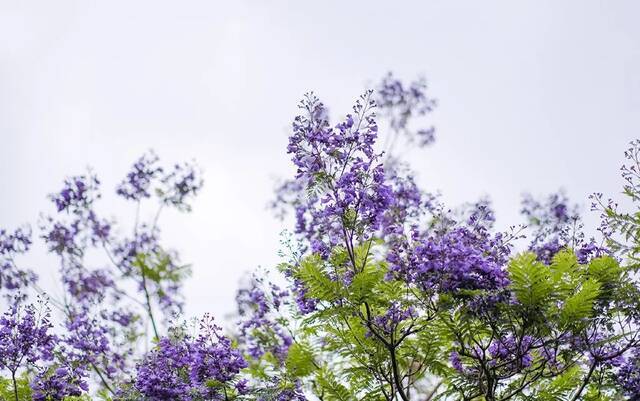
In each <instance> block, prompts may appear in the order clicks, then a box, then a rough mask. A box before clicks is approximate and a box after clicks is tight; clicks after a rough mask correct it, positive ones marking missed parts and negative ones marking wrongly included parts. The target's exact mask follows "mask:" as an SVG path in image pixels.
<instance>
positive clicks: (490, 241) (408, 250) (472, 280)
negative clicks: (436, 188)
mask: <svg viewBox="0 0 640 401" xmlns="http://www.w3.org/2000/svg"><path fill="white" fill-rule="evenodd" d="M508 254H509V249H508V247H506V246H505V245H504V244H503V242H502V236H501V235H500V234H496V235H494V236H484V235H479V234H478V233H474V232H473V231H471V230H470V229H468V228H465V227H456V228H454V229H452V230H451V231H448V232H446V233H444V234H443V235H434V236H429V237H427V238H425V239H421V240H418V241H417V242H416V243H415V245H413V246H411V245H407V246H406V247H405V248H404V249H403V248H396V249H393V250H391V251H390V252H389V254H388V256H387V260H388V261H389V262H390V272H391V274H392V275H395V276H398V277H400V278H402V279H404V280H406V281H407V282H409V283H413V284H415V285H417V286H418V287H419V288H421V289H422V290H425V291H439V292H457V291H459V290H496V289H500V288H503V287H504V286H506V285H507V284H508V282H509V281H508V278H507V274H506V272H505V270H504V269H503V266H504V264H505V263H506V258H507V257H508Z"/></svg>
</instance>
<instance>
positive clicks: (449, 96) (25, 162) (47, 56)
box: [0, 0, 640, 316]
mask: <svg viewBox="0 0 640 401" xmlns="http://www.w3.org/2000/svg"><path fill="white" fill-rule="evenodd" d="M639 16H640V2H636V1H626V2H625V1H608V2H605V1H602V2H599V1H528V2H525V1H506V0H505V1H495V2H486V1H484V2H477V1H468V2H455V1H415V2H409V1H394V2H390V1H384V2H383V1H380V2H375V1H322V2H320V1H314V2H311V1H295V2H294V1H290V2H276V1H227V2H222V1H211V0H210V1H180V2H177V1H175V2H162V1H157V0H154V1H103V2H94V1H77V2H71V1H55V2H53V1H40V2H31V1H10V0H0V35H2V40H0V185H1V188H2V195H1V197H0V225H2V226H4V227H8V228H13V227H15V226H17V225H19V224H22V223H31V224H32V226H34V228H35V226H36V225H37V216H38V213H39V212H41V211H51V208H50V206H49V204H48V202H47V201H46V199H45V197H46V194H47V193H50V192H52V191H54V190H56V189H57V188H59V187H60V183H61V181H62V179H63V178H64V177H65V175H69V174H74V173H81V172H82V171H84V169H85V167H86V166H89V165H90V166H92V167H93V168H94V170H95V171H96V172H97V173H98V174H99V176H100V177H101V179H102V181H103V183H104V188H105V192H106V193H107V194H106V195H105V196H104V199H103V200H102V202H101V206H100V209H101V210H105V211H109V212H110V213H111V214H113V215H114V216H116V217H119V218H122V219H131V218H132V216H133V214H134V210H133V208H132V207H131V205H129V204H128V203H126V202H125V201H123V200H120V199H117V198H116V197H115V196H113V195H111V194H112V191H111V190H112V189H113V188H114V187H115V185H116V184H117V182H118V181H119V180H120V179H121V177H122V176H123V175H124V174H125V173H126V171H127V169H128V168H129V166H130V164H131V163H132V161H133V160H134V159H135V158H136V157H137V156H139V155H140V154H141V153H142V152H144V151H145V150H147V149H149V148H153V149H155V151H156V153H157V154H158V155H159V156H160V157H161V158H162V159H164V160H165V161H166V162H168V163H173V162H176V161H180V160H188V159H192V158H193V159H196V160H197V161H198V162H199V163H200V165H201V166H202V168H203V170H204V172H205V180H206V182H205V187H204V190H203V191H202V193H201V196H200V197H199V198H198V200H197V201H196V202H195V205H194V212H193V213H192V214H190V215H186V216H185V215H181V214H179V213H177V212H176V213H167V214H166V215H164V216H163V220H162V226H163V229H164V238H165V239H166V243H168V244H170V245H171V246H173V247H175V248H176V249H178V250H180V251H181V252H182V258H183V260H184V261H187V262H191V263H193V268H194V274H193V278H192V279H190V280H189V282H188V283H187V285H186V289H187V300H188V304H189V307H188V313H189V314H199V313H202V312H205V311H210V312H213V313H215V314H217V315H218V316H222V315H224V314H226V313H228V312H231V311H232V310H233V309H234V305H233V302H232V300H233V296H234V291H235V289H236V287H237V283H238V280H239V278H240V276H241V275H242V274H243V272H246V271H249V270H252V269H254V268H255V267H257V266H263V267H266V268H271V267H273V266H274V265H275V264H276V263H277V262H278V256H277V251H278V249H279V244H278V241H279V233H280V231H281V230H283V229H284V228H286V226H285V225H284V224H282V223H280V222H278V221H277V220H275V219H274V218H273V217H272V215H271V213H269V211H268V210H267V209H266V204H267V202H268V200H269V199H270V197H271V195H272V191H273V186H274V178H275V177H282V176H286V175H288V174H290V173H291V170H290V167H289V157H288V156H287V155H286V154H285V148H286V142H287V135H288V127H289V124H290V121H291V118H292V117H293V115H294V114H295V112H296V104H297V102H298V100H299V99H300V97H301V95H302V94H303V93H304V92H305V91H308V90H314V91H316V93H318V94H319V95H320V96H321V97H322V99H323V100H324V102H325V103H326V104H327V105H328V106H329V107H330V109H331V111H332V113H333V114H334V115H338V116H339V115H342V114H344V113H345V112H347V111H348V107H349V106H350V104H351V103H352V101H353V100H354V99H355V98H356V97H357V96H358V95H359V94H360V93H361V92H362V90H363V89H364V88H365V87H366V85H367V83H368V82H371V81H375V80H377V79H378V78H379V77H381V76H382V75H383V74H384V73H385V72H387V71H389V70H392V71H395V72H396V73H397V74H398V75H399V76H401V77H404V78H412V77H414V76H417V75H424V76H426V77H427V79H428V80H429V82H430V91H431V94H432V96H434V97H436V98H438V100H439V103H440V106H439V107H438V109H437V111H436V112H435V113H434V114H433V116H432V119H431V122H432V123H433V124H435V125H436V127H437V142H436V144H435V145H434V146H433V147H431V148H429V149H428V150H425V151H422V152H414V153H413V154H412V156H411V161H412V163H413V165H414V167H415V168H416V170H417V171H418V172H419V173H418V176H419V182H420V183H421V184H422V185H423V187H425V188H426V189H429V190H440V191H441V192H442V193H443V195H444V199H445V200H446V201H448V202H450V203H451V204H455V203H460V202H464V201H470V200H475V199H477V198H478V197H479V196H482V195H490V196H491V198H492V199H493V201H494V204H495V206H496V209H497V212H498V222H499V224H501V225H503V226H506V225H509V224H512V223H514V222H520V221H519V220H517V217H518V216H517V213H518V210H519V199H520V195H521V194H522V193H523V192H525V191H530V192H532V193H534V194H546V193H548V192H550V191H554V190H557V189H558V188H561V187H562V188H565V189H566V191H567V193H568V194H569V195H570V196H571V198H572V199H573V200H575V201H576V202H579V203H581V204H582V205H583V206H584V207H585V209H588V203H587V199H586V197H587V195H588V194H590V193H592V192H594V191H603V192H605V193H609V194H615V193H617V192H619V189H620V185H621V182H620V180H619V179H618V167H619V165H620V163H621V161H622V152H623V151H624V149H625V147H626V144H627V142H629V141H630V140H632V139H633V138H635V137H637V136H638V135H640V130H639V128H640V113H639V111H640V24H638V17H639ZM148 213H151V211H150V210H149V211H148ZM587 221H588V222H589V223H590V224H595V216H592V217H590V218H588V219H587ZM36 251H37V252H35V253H34V255H32V256H30V257H29V258H26V259H23V262H24V263H25V264H29V265H31V266H33V267H34V268H35V270H36V271H37V272H38V273H39V274H40V275H41V276H43V278H44V279H45V280H46V279H47V278H51V277H53V276H54V275H55V271H56V266H55V260H54V259H52V258H47V257H44V256H43V255H42V252H41V251H38V250H36Z"/></svg>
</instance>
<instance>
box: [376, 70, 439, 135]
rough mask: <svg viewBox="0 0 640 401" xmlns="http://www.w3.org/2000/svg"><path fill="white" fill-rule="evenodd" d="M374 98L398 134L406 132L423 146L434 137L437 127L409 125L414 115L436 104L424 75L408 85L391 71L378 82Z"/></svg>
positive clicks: (423, 112)
mask: <svg viewBox="0 0 640 401" xmlns="http://www.w3.org/2000/svg"><path fill="white" fill-rule="evenodd" d="M375 100H376V103H377V104H378V106H379V108H380V110H381V113H382V114H383V115H384V116H385V117H386V118H388V120H389V124H390V126H391V130H392V131H394V133H395V135H397V134H398V133H404V134H405V135H406V138H407V139H408V140H409V141H410V142H417V144H418V146H421V147H423V146H427V145H431V144H432V143H433V142H434V141H435V135H434V133H435V128H434V127H427V128H419V129H417V130H415V131H414V130H410V129H409V128H410V127H409V122H410V121H411V119H412V118H415V117H421V116H425V115H427V114H429V113H431V112H432V111H433V109H434V108H435V107H436V104H437V102H436V101H435V99H433V98H431V97H430V96H428V95H427V82H426V81H425V80H424V79H418V80H415V81H412V82H410V83H409V84H408V85H405V84H403V83H402V81H401V80H399V79H397V78H396V77H395V76H394V75H393V74H392V73H389V74H387V75H386V76H385V77H384V78H383V79H382V81H381V82H380V84H379V85H378V88H377V90H376V99H375ZM392 140H393V139H392Z"/></svg>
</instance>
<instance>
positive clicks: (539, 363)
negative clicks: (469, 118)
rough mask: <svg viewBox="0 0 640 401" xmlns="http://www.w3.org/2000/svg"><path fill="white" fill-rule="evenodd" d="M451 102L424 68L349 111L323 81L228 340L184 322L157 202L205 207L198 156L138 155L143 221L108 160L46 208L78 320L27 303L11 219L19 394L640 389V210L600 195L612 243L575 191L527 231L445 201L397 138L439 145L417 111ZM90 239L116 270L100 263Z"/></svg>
mask: <svg viewBox="0 0 640 401" xmlns="http://www.w3.org/2000/svg"><path fill="white" fill-rule="evenodd" d="M435 104H436V103H435V100H433V99H432V98H431V96H428V95H427V94H426V85H425V84H424V81H421V80H418V81H415V82H413V83H411V84H409V85H404V84H403V83H402V82H401V81H399V80H397V79H396V78H394V77H393V76H391V75H389V76H387V77H385V78H384V79H383V81H382V83H381V84H380V85H379V86H378V88H377V91H366V92H365V93H364V94H363V95H362V96H361V97H360V98H359V99H358V100H357V101H356V103H355V105H354V107H353V110H352V112H351V113H350V114H346V115H345V116H344V118H343V119H342V120H341V121H340V122H339V123H337V124H332V123H330V118H329V113H328V111H327V109H326V108H325V106H324V105H323V104H322V102H321V101H320V100H319V99H318V97H317V96H315V95H314V94H312V93H310V94H307V95H305V97H304V99H303V101H302V102H301V104H300V110H301V114H300V115H299V116H297V117H296V118H295V119H294V122H293V125H292V130H293V132H292V135H291V137H290V141H289V145H288V148H287V150H288V152H289V154H291V156H292V161H293V165H294V166H295V169H296V173H295V176H294V178H293V179H291V180H288V181H287V182H286V183H285V185H283V186H281V187H280V189H279V190H278V193H277V200H276V202H275V205H274V207H275V209H276V212H277V214H280V215H281V214H282V212H283V211H293V215H294V217H295V234H293V235H292V236H289V237H287V238H285V240H284V242H283V244H284V245H285V250H284V251H283V253H282V256H283V261H282V263H281V264H280V265H279V266H278V269H277V270H278V271H277V272H274V273H273V274H278V275H280V277H277V278H276V279H273V280H271V279H270V278H269V277H270V276H268V275H267V274H266V273H265V272H260V273H257V274H255V275H253V276H252V277H251V278H250V280H249V282H248V285H246V286H244V287H243V288H241V289H240V290H239V291H238V295H237V298H236V301H237V305H238V316H237V322H236V323H237V324H236V326H235V330H234V331H233V332H231V333H228V335H224V334H223V333H222V329H221V328H220V327H218V326H216V325H215V324H214V323H213V319H212V318H211V317H209V316H205V317H204V318H203V319H202V320H200V321H199V323H196V325H195V327H192V326H191V325H189V324H187V323H183V324H179V323H176V320H175V319H174V320H173V321H172V320H171V319H172V317H173V316H175V314H179V313H180V312H181V311H182V306H183V305H182V297H181V288H182V287H181V286H182V283H183V282H184V280H185V279H186V278H187V277H188V275H189V268H188V266H186V265H184V264H182V263H180V261H179V258H178V255H177V253H176V252H175V251H173V250H170V249H169V248H166V247H165V246H163V245H161V243H160V229H159V227H158V218H159V215H160V211H161V210H163V209H165V208H169V207H173V208H175V209H177V210H178V211H189V210H190V209H191V203H190V201H191V199H192V197H193V196H195V195H196V194H197V193H198V192H199V189H200V187H201V185H202V181H201V179H200V178H199V174H198V171H197V169H196V168H195V167H194V166H192V165H190V164H177V165H175V167H173V168H172V169H166V168H164V167H162V166H160V164H159V159H158V157H157V156H155V155H154V154H153V153H148V154H146V155H143V156H142V157H141V158H140V159H138V160H137V161H136V162H135V163H134V165H133V167H132V169H131V171H130V172H129V173H128V174H127V176H126V178H125V179H124V180H123V181H122V182H121V183H120V184H119V185H118V186H117V189H116V193H117V194H118V195H119V196H121V197H123V198H124V199H126V200H127V201H130V202H132V203H133V204H134V205H135V208H136V210H137V213H136V218H135V221H134V222H132V225H133V230H132V232H131V234H130V235H129V236H128V237H127V236H125V237H121V236H117V235H116V234H115V232H116V231H115V230H114V229H113V227H114V226H115V222H114V221H108V220H106V219H104V218H102V217H100V215H99V214H98V213H97V212H96V208H95V204H96V202H98V200H99V199H100V197H101V194H100V192H99V186H100V181H99V180H98V179H97V177H96V176H95V175H94V174H93V173H92V172H90V171H89V172H87V173H86V174H83V175H77V176H73V177H70V178H68V179H67V180H66V181H65V182H64V186H63V189H62V190H61V191H60V192H58V193H55V194H53V195H51V197H50V198H51V200H52V202H53V204H54V206H55V209H56V214H55V215H53V216H48V217H47V216H45V217H43V219H42V221H41V224H40V226H41V238H42V239H43V240H44V242H45V243H46V245H47V246H48V249H49V251H50V252H51V253H52V254H53V255H55V256H56V257H57V258H58V260H59V266H60V269H59V270H60V275H61V281H62V283H63V285H64V290H65V291H64V297H63V298H62V299H53V298H52V299H50V301H49V304H50V305H51V306H52V307H53V308H54V310H55V311H56V312H57V314H58V317H59V318H60V328H62V330H58V331H59V332H60V334H55V333H57V332H58V331H56V327H55V326H54V325H53V323H51V321H52V316H51V313H50V312H49V310H48V308H47V306H46V302H44V301H41V302H40V304H39V305H40V307H36V305H33V304H31V303H30V302H31V294H29V293H28V291H29V289H32V290H33V291H36V292H41V290H40V287H39V286H38V284H37V277H36V276H35V274H34V273H33V272H31V271H28V270H26V269H22V268H21V267H20V264H19V258H20V256H21V255H22V254H24V253H25V252H27V251H28V250H29V248H30V246H31V243H32V240H31V236H30V230H28V229H27V228H19V229H17V230H14V231H13V232H11V231H7V230H1V231H0V290H1V291H3V293H4V294H5V295H6V296H7V301H8V302H9V304H10V308H8V311H7V313H5V314H4V315H3V318H2V319H1V320H0V369H2V370H1V371H0V373H1V374H2V375H3V376H0V399H3V400H14V401H21V400H27V399H33V400H37V401H45V400H67V401H68V400H85V399H87V400H88V399H91V398H92V397H93V398H95V397H99V398H101V399H105V400H114V401H115V400H123V401H124V400H132V401H133V400H148V401H159V400H168V399H171V400H184V401H205V400H255V401H266V400H278V401H289V400H298V401H303V400H308V399H309V400H316V399H317V400H323V401H334V400H336V401H351V400H354V401H355V400H367V401H378V400H379V401H398V400H402V401H409V400H412V399H414V400H425V401H429V400H461V401H506V400H521V401H529V400H543V401H555V400H570V401H577V400H584V401H587V400H589V401H596V400H602V401H604V400H611V401H614V400H622V399H640V377H639V376H638V371H640V337H639V334H640V332H639V331H638V320H639V319H640V312H639V311H640V305H639V303H640V294H639V288H640V287H639V286H638V282H637V271H638V266H639V264H638V261H639V260H640V256H639V255H640V241H639V238H640V234H639V233H640V213H638V212H635V213H624V212H620V211H618V208H617V206H616V205H615V203H614V202H613V201H609V202H604V201H603V200H602V199H603V197H602V195H601V194H596V195H594V197H593V200H594V208H596V209H598V210H600V211H601V213H602V217H603V219H602V221H603V223H602V226H601V227H600V232H601V233H602V234H603V242H597V241H596V240H595V239H593V238H590V239H586V238H585V235H584V233H583V232H582V223H581V220H580V217H579V215H578V214H577V209H576V208H574V207H571V206H570V205H569V202H568V199H567V198H566V196H564V195H562V194H553V195H551V196H549V197H548V198H547V199H545V200H542V201H539V200H536V199H534V198H533V197H531V196H527V197H525V199H524V201H523V209H522V212H523V215H524V217H525V218H526V220H527V223H528V227H527V228H523V229H521V230H515V229H514V230H510V231H508V232H499V231H497V230H495V229H494V227H493V223H494V221H495V218H494V213H493V211H492V210H491V206H490V203H489V202H488V201H487V200H480V201H477V202H472V203H469V204H466V205H463V206H462V207H459V208H448V207H445V206H444V205H443V204H442V203H441V202H440V201H439V199H438V197H437V196H434V195H432V194H430V193H427V192H425V191H422V190H420V189H419V188H418V186H417V185H416V183H415V180H414V178H413V173H412V172H411V170H410V168H409V167H408V166H406V165H404V164H403V163H402V162H401V160H400V158H399V157H397V156H396V155H395V153H394V152H395V150H396V149H397V147H396V144H397V143H398V140H401V141H404V142H405V144H408V145H409V146H411V145H412V144H416V143H417V144H419V145H420V146H425V145H428V144H431V143H432V142H433V129H431V128H429V129H417V128H416V126H415V121H417V120H415V119H416V118H423V117H425V116H426V115H428V114H429V113H430V112H431V110H432V109H433V107H435ZM376 110H380V111H381V113H380V114H381V116H382V117H383V122H382V123H381V124H379V120H378V116H377V115H376ZM384 121H386V123H385V122H384ZM381 127H386V131H387V132H386V135H385V133H383V132H382V131H383V128H381ZM379 136H383V137H385V138H386V141H387V145H386V146H384V150H386V153H385V152H384V151H382V150H381V148H380V145H379V144H378V141H379ZM638 155H640V141H636V142H634V143H632V147H631V149H630V150H629V151H628V152H627V153H626V157H627V159H628V160H629V161H630V162H631V163H632V165H631V166H629V167H624V168H623V177H624V178H625V180H626V183H627V184H626V185H625V194H626V195H627V197H629V198H630V199H631V201H632V203H633V204H634V205H637V204H638V201H639V200H640V184H639V183H638V181H637V180H638V178H639V177H640V173H639V171H640V165H639V164H638V163H639V161H638V160H640V157H638ZM152 197H156V199H157V201H158V203H157V209H156V210H157V211H156V214H155V217H154V218H153V220H151V221H148V222H143V221H141V214H140V209H141V207H142V205H143V202H144V203H145V204H146V202H148V201H149V200H150V199H151V198H152ZM524 234H529V236H530V242H529V244H528V245H526V246H520V247H519V246H518V241H519V240H521V239H522V238H523V236H524ZM89 254H92V255H94V256H95V254H99V255H102V256H103V257H104V259H105V260H106V261H107V262H108V263H109V267H108V268H92V267H91V266H92V263H89V260H93V259H92V258H90V257H89V256H88V255H89ZM281 281H282V282H284V283H285V285H279V284H276V282H281ZM132 289H133V291H131V290H132ZM145 327H147V329H146V330H145V329H144V328H145Z"/></svg>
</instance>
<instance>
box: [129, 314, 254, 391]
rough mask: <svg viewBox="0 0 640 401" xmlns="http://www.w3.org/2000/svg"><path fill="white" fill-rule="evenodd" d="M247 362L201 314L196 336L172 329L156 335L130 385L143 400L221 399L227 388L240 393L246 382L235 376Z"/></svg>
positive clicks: (210, 320) (210, 321) (211, 320)
mask: <svg viewBox="0 0 640 401" xmlns="http://www.w3.org/2000/svg"><path fill="white" fill-rule="evenodd" d="M246 366H247V363H246V361H245V360H244V358H243V357H242V355H241V354H240V352H239V351H238V350H236V349H234V348H233V347H232V346H231V341H230V340H229V339H228V338H226V337H224V336H223V335H221V334H220V327H218V326H216V325H215V324H214V323H213V319H211V318H210V317H208V316H205V317H204V318H203V319H202V320H201V322H200V330H199V333H198V335H197V336H195V337H194V336H189V335H187V334H185V333H175V335H174V336H172V337H163V338H162V339H160V341H159V343H158V345H157V346H156V348H155V349H154V350H153V351H151V352H150V353H149V354H147V356H146V357H145V358H144V360H143V361H142V362H141V363H140V365H139V366H138V368H137V371H136V378H135V381H134V388H135V390H136V391H138V392H139V393H140V394H141V395H142V396H143V397H144V399H146V400H149V401H165V400H184V401H192V400H193V401H195V400H202V399H206V400H225V399H228V393H227V392H229V391H233V389H235V391H237V392H239V393H244V392H245V390H246V382H244V381H241V380H238V378H237V376H238V373H239V372H240V370H241V369H243V368H245V367H246Z"/></svg>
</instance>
